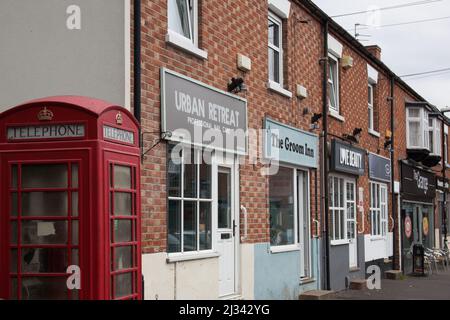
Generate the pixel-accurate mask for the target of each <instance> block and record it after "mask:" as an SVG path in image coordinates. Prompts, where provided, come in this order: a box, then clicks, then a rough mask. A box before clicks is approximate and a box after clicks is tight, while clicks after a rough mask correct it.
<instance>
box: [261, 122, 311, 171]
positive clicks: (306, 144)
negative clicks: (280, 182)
mask: <svg viewBox="0 0 450 320" xmlns="http://www.w3.org/2000/svg"><path fill="white" fill-rule="evenodd" d="M264 128H265V139H264V157H265V158H266V159H272V160H277V161H280V162H285V163H290V164H294V165H299V166H304V167H310V168H317V167H318V145H319V140H318V137H317V135H315V134H311V133H309V132H304V131H301V130H299V129H297V128H293V127H290V126H288V125H285V124H282V123H279V122H276V121H274V120H271V119H269V118H265V119H264Z"/></svg>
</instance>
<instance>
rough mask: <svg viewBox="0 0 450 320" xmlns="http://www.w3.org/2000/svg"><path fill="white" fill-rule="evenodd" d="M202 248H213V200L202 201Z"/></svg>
mask: <svg viewBox="0 0 450 320" xmlns="http://www.w3.org/2000/svg"><path fill="white" fill-rule="evenodd" d="M199 229H200V230H199V233H200V250H208V249H211V243H212V242H211V241H212V239H211V236H212V231H211V202H200V223H199Z"/></svg>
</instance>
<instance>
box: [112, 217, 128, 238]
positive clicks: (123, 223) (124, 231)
mask: <svg viewBox="0 0 450 320" xmlns="http://www.w3.org/2000/svg"><path fill="white" fill-rule="evenodd" d="M130 241H132V221H131V220H118V219H116V220H114V243H118V242H130Z"/></svg>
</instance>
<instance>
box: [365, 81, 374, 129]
mask: <svg viewBox="0 0 450 320" xmlns="http://www.w3.org/2000/svg"><path fill="white" fill-rule="evenodd" d="M367 88H368V97H367V105H368V110H369V130H372V131H375V128H374V127H375V126H374V123H375V120H374V103H373V101H374V99H373V96H374V95H373V93H374V86H373V84H371V83H369V84H368V86H367Z"/></svg>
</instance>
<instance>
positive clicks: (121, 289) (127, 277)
mask: <svg viewBox="0 0 450 320" xmlns="http://www.w3.org/2000/svg"><path fill="white" fill-rule="evenodd" d="M132 285H133V277H132V274H131V273H122V274H118V275H116V276H114V291H115V298H120V297H125V296H128V295H131V294H132Z"/></svg>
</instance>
